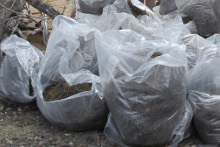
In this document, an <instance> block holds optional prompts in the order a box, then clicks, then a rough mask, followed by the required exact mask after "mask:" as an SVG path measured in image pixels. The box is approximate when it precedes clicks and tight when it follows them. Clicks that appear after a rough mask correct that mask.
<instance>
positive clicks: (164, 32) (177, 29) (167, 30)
mask: <svg viewBox="0 0 220 147" xmlns="http://www.w3.org/2000/svg"><path fill="white" fill-rule="evenodd" d="M187 34H191V33H190V31H189V29H188V28H187V27H186V26H185V25H184V24H183V21H182V18H181V17H180V16H179V15H177V16H176V17H175V18H174V19H173V20H171V21H169V22H165V24H163V25H161V26H160V27H158V29H157V31H156V32H154V34H153V36H154V38H156V39H163V40H166V41H168V42H172V43H175V44H183V42H182V37H183V36H185V35H187Z"/></svg>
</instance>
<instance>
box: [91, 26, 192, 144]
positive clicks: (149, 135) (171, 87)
mask: <svg viewBox="0 0 220 147" xmlns="http://www.w3.org/2000/svg"><path fill="white" fill-rule="evenodd" d="M95 38H96V49H97V55H98V61H99V72H100V76H101V78H102V86H103V96H104V99H105V102H106V103H107V105H108V107H109V110H110V115H109V117H108V122H107V124H106V127H105V131H104V132H105V134H106V136H107V137H108V138H109V139H110V140H111V141H114V142H117V143H122V144H125V145H129V146H139V145H140V146H151V145H152V146H160V145H161V146H162V145H164V146H165V145H172V146H177V144H178V143H179V142H180V141H181V140H182V139H183V138H184V134H185V132H186V131H187V129H188V127H189V125H190V122H191V119H192V115H193V114H192V110H191V107H190V105H189V103H188V102H187V100H186V94H187V85H186V74H187V73H188V72H187V71H188V66H187V57H186V53H185V46H179V45H177V44H174V43H170V44H169V45H168V44H167V43H166V41H164V40H154V41H147V40H145V38H144V37H143V36H140V35H138V34H137V33H135V32H133V31H130V30H121V31H106V32H104V33H102V34H101V33H98V34H96V36H95ZM155 53H156V54H158V53H159V55H158V56H156V57H152V56H154V54H155ZM151 57H152V58H151ZM158 132H159V133H158Z"/></svg>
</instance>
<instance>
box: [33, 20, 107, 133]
mask: <svg viewBox="0 0 220 147" xmlns="http://www.w3.org/2000/svg"><path fill="white" fill-rule="evenodd" d="M55 21H56V20H55ZM60 21H62V20H60ZM78 25H80V24H78ZM80 26H81V28H78V30H79V31H80V29H83V28H84V29H83V31H85V33H87V30H86V29H87V25H82V24H81V25H80ZM78 30H77V29H75V31H76V32H75V33H76V34H77V33H78V32H77V31H78ZM92 33H93V32H92ZM74 37H75V38H74ZM87 37H88V38H86V39H90V38H89V37H93V34H91V36H87ZM67 39H68V38H67ZM71 39H72V40H77V36H72V38H71ZM75 42H77V41H75ZM75 42H74V41H71V42H68V43H66V44H65V42H61V43H63V44H60V45H61V46H60V47H56V48H54V50H50V51H49V52H46V54H45V56H44V58H43V60H42V65H41V68H40V71H39V75H38V78H37V81H38V84H37V104H38V107H39V109H40V111H41V112H42V114H43V115H44V117H45V118H46V119H47V120H48V121H49V122H50V123H51V124H54V125H56V126H59V127H61V128H65V129H69V130H73V131H83V130H89V129H99V128H103V127H104V125H105V123H106V118H107V113H108V112H107V107H106V105H105V104H104V102H103V100H102V97H103V96H102V86H101V81H100V78H99V77H98V76H96V75H94V74H92V73H91V72H90V71H88V70H79V71H77V72H74V69H75V66H71V65H72V64H81V62H82V61H81V60H76V58H77V56H78V54H77V56H76V57H74V54H75V52H74V51H75V50H76V49H77V48H78V47H79V44H78V43H75ZM62 45H64V46H65V45H67V48H63V47H62ZM68 46H69V47H68ZM91 47H92V46H91ZM94 52H95V50H94ZM73 57H74V58H73Z"/></svg>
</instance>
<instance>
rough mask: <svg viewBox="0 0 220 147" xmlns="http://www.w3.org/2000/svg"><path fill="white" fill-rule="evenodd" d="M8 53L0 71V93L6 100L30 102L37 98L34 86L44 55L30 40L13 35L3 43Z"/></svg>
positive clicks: (3, 47) (5, 51) (2, 46)
mask: <svg viewBox="0 0 220 147" xmlns="http://www.w3.org/2000/svg"><path fill="white" fill-rule="evenodd" d="M1 50H2V51H3V52H4V53H5V54H6V56H5V59H4V61H3V63H2V66H1V71H0V94H1V95H2V96H3V98H4V99H5V100H6V101H9V102H13V103H23V104H25V103H30V102H32V101H34V100H35V96H36V95H35V93H34V91H32V90H33V88H34V87H35V86H36V84H35V78H36V76H37V74H38V70H39V68H40V61H41V59H42V57H43V54H42V52H41V51H39V50H38V49H37V48H35V47H34V46H32V45H31V44H30V43H29V42H28V41H26V40H24V39H21V38H19V37H17V36H16V35H12V36H10V37H8V38H7V39H5V40H4V41H3V42H2V43H1Z"/></svg>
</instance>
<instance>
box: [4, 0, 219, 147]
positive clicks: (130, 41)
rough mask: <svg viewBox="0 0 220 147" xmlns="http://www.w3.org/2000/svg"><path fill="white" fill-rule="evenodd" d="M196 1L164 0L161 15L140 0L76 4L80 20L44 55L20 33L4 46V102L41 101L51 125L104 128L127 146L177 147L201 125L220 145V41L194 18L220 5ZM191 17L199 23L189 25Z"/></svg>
mask: <svg viewBox="0 0 220 147" xmlns="http://www.w3.org/2000/svg"><path fill="white" fill-rule="evenodd" d="M191 2H192V1H191V0H188V1H184V2H183V1H178V0H172V1H169V0H164V1H162V3H161V10H160V12H161V14H167V15H164V16H162V17H161V16H157V15H156V14H155V13H154V12H153V11H151V10H150V9H149V8H147V7H146V6H145V5H144V4H142V3H141V2H140V1H138V0H78V1H73V6H74V7H76V9H77V12H76V18H75V19H71V18H68V17H66V16H57V17H56V18H55V19H54V21H53V30H52V32H51V35H50V38H49V41H48V45H47V49H46V52H45V53H44V54H43V53H41V52H40V51H39V50H38V49H36V48H35V47H33V46H32V45H31V44H29V43H28V42H27V41H25V40H23V39H20V38H18V37H17V36H15V35H13V36H11V37H9V38H7V39H6V40H4V41H3V42H2V44H1V49H2V51H3V52H5V54H6V57H5V59H4V62H3V64H2V67H1V70H0V80H1V81H0V94H1V95H2V96H3V97H4V99H5V100H7V101H10V102H14V103H29V102H32V101H34V100H35V99H36V102H37V105H38V108H39V109H40V111H41V112H42V114H43V115H44V117H45V118H46V119H47V120H48V121H49V122H50V123H51V124H53V125H56V126H58V127H61V128H65V129H68V130H72V131H84V130H91V129H104V133H105V135H106V136H107V138H108V139H109V140H111V141H113V142H115V143H118V144H121V145H126V146H169V145H170V146H177V145H178V143H179V142H181V141H182V140H183V139H184V138H187V137H189V136H190V133H191V127H192V126H191V125H192V124H193V126H195V128H196V130H197V132H198V134H199V136H200V137H201V139H202V140H203V141H204V142H205V143H209V144H217V145H220V136H219V134H220V132H219V130H220V116H219V112H220V109H219V102H220V100H219V98H218V97H219V95H220V91H219V84H218V80H219V77H218V75H219V72H220V70H219V69H218V64H219V62H220V54H219V53H220V52H219V49H220V37H219V36H220V35H219V34H215V35H213V33H216V32H218V29H215V27H209V28H207V29H206V30H203V29H202V27H203V26H202V27H201V26H200V22H199V21H200V19H197V16H196V15H197V14H196V13H197V12H195V15H194V12H192V14H191V10H193V9H192V8H191V6H193V7H196V8H197V7H198V10H199V11H200V9H201V8H200V6H203V2H204V6H207V5H208V4H209V8H210V9H209V10H211V9H212V8H213V9H212V10H213V12H215V14H216V16H217V11H218V10H217V9H215V8H214V7H211V6H213V5H214V4H215V5H218V2H217V1H214V0H213V1H211V0H209V1H206V2H205V1H194V3H193V5H189V4H191ZM198 3H199V4H198ZM201 3H202V4H201ZM171 4H172V5H171ZM211 4H213V5H211ZM163 8H167V9H163ZM195 10H196V9H195ZM205 10H207V11H208V9H205ZM193 11H194V10H193ZM179 12H181V13H179ZM186 12H188V13H189V12H190V15H191V16H189V14H188V13H186ZM182 13H185V14H184V15H183V14H182ZM207 13H208V12H207ZM213 14H214V13H213ZM186 15H187V17H188V16H189V17H190V18H192V21H194V22H192V21H191V23H190V24H184V22H183V19H182V18H183V16H184V17H185V16H186ZM194 16H196V17H194ZM212 16H215V15H212ZM218 16H219V15H218ZM207 17H208V15H207ZM214 21H215V20H214V19H213V22H214ZM193 23H194V24H195V25H196V28H197V29H198V32H199V33H198V34H199V35H197V34H191V32H192V30H193V29H192V25H191V24H193ZM203 25H204V24H203ZM193 27H194V28H195V26H193ZM212 30H214V31H212ZM201 34H202V36H210V35H213V36H210V37H209V38H207V39H205V38H203V37H201V36H200V35H201ZM11 71H12V72H11ZM12 73H13V74H12ZM63 85H65V86H63ZM55 88H59V89H55ZM65 88H66V89H65ZM71 88H73V89H71ZM74 88H75V89H74ZM77 88H78V89H77ZM84 88H85V89H84ZM45 92H47V93H49V94H48V95H47V94H45ZM64 92H66V93H64ZM54 97H55V98H54ZM58 97H59V98H58ZM191 122H193V123H191Z"/></svg>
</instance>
